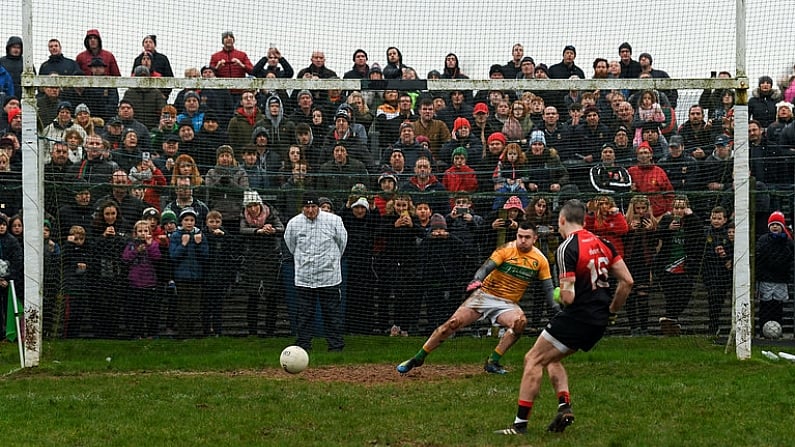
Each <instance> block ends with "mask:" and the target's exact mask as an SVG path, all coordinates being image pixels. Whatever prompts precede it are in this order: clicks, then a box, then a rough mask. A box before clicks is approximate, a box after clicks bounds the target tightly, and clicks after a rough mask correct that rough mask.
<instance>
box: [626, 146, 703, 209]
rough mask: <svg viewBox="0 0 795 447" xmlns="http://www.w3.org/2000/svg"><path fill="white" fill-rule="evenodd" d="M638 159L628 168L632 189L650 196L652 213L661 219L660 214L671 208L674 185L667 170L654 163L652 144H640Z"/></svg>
mask: <svg viewBox="0 0 795 447" xmlns="http://www.w3.org/2000/svg"><path fill="white" fill-rule="evenodd" d="M637 159H638V164H637V165H636V166H632V167H630V168H629V169H627V172H629V175H630V176H632V191H634V192H636V193H643V194H646V195H647V196H649V200H650V201H651V206H652V213H653V214H654V217H655V218H656V219H658V220H659V219H660V216H662V215H663V214H665V213H666V212H669V211H670V210H671V197H670V193H671V192H672V191H673V190H674V187H673V186H672V185H671V182H670V181H669V180H668V176H667V175H666V174H665V171H664V170H663V169H662V168H660V167H659V166H655V165H654V164H653V162H652V158H651V146H649V144H648V143H647V142H645V141H644V142H643V143H641V144H640V146H638V150H637ZM688 206H689V204H688Z"/></svg>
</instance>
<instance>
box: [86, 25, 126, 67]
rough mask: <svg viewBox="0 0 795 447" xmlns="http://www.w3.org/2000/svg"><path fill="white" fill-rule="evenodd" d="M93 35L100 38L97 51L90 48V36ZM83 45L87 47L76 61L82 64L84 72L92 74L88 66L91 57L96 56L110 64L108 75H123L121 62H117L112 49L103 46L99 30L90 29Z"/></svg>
mask: <svg viewBox="0 0 795 447" xmlns="http://www.w3.org/2000/svg"><path fill="white" fill-rule="evenodd" d="M91 36H96V38H97V39H99V49H98V50H97V52H96V53H94V52H92V51H91V50H89V48H88V38H89V37H91ZM83 45H84V46H85V47H86V49H85V51H81V52H80V54H78V55H77V57H76V58H75V62H77V65H79V66H80V69H81V70H83V73H84V74H85V75H86V76H91V68H90V67H89V66H88V64H90V63H91V59H93V58H95V57H98V58H100V59H102V61H103V62H105V65H107V66H108V68H107V69H106V71H105V73H106V76H121V72H120V71H119V64H117V63H116V56H114V55H113V53H111V52H110V51H108V50H105V49H103V48H102V36H100V35H99V30H96V29H90V30H88V31H87V32H86V37H85V38H84V39H83Z"/></svg>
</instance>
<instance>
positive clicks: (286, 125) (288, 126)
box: [255, 95, 295, 159]
mask: <svg viewBox="0 0 795 447" xmlns="http://www.w3.org/2000/svg"><path fill="white" fill-rule="evenodd" d="M272 101H278V102H279V114H278V115H276V116H274V115H271V113H270V107H269V104H270V103H271V102H272ZM262 115H263V118H262V119H261V120H259V121H257V123H256V124H255V126H256V127H264V128H265V129H267V130H268V135H269V136H270V138H268V145H269V146H271V147H272V148H273V149H275V150H276V151H277V152H278V153H279V155H281V157H282V159H286V158H287V148H289V147H290V144H292V143H293V142H294V141H293V140H294V138H295V124H293V122H292V121H290V120H288V119H287V118H286V117H285V116H284V103H282V99H281V98H280V97H279V96H278V95H271V96H270V97H269V98H268V99H267V100H266V101H265V110H264V112H263V113H262Z"/></svg>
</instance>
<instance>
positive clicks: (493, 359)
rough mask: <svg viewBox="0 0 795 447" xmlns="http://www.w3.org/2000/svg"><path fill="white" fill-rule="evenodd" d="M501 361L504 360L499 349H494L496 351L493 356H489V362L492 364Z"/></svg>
mask: <svg viewBox="0 0 795 447" xmlns="http://www.w3.org/2000/svg"><path fill="white" fill-rule="evenodd" d="M501 359H502V354H500V353H499V352H498V351H497V349H494V351H492V353H491V355H490V356H489V362H491V363H500V360H501Z"/></svg>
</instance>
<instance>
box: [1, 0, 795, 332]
mask: <svg viewBox="0 0 795 447" xmlns="http://www.w3.org/2000/svg"><path fill="white" fill-rule="evenodd" d="M125 6H127V5H123V4H121V3H119V2H105V3H100V4H96V5H92V6H91V7H90V8H85V7H80V6H79V5H76V4H74V2H65V1H55V2H48V3H47V4H46V5H45V4H44V3H42V2H34V1H29V2H25V3H23V4H22V5H21V6H20V5H10V6H9V8H7V11H6V14H4V16H3V17H2V18H0V23H1V24H2V25H3V27H2V29H4V30H6V34H8V36H23V35H25V36H28V38H29V39H31V40H30V41H25V42H24V45H20V46H23V50H24V51H23V55H22V57H21V58H20V55H19V53H18V52H16V51H17V50H15V47H16V46H17V45H16V44H17V43H19V42H21V41H22V39H21V38H17V37H9V39H8V45H7V47H6V52H7V56H6V58H4V59H3V60H1V61H0V63H2V66H3V67H5V68H6V71H8V72H9V76H8V79H9V81H10V83H6V84H4V86H3V88H5V89H6V90H5V92H4V95H5V97H4V106H5V107H4V111H3V116H4V118H5V120H4V122H3V123H2V126H0V127H6V126H5V125H6V123H8V126H7V127H8V131H7V132H8V133H7V137H4V138H3V140H2V141H3V142H5V143H6V144H9V145H10V146H11V147H10V148H9V149H8V150H7V157H5V158H6V160H5V161H4V159H3V154H0V171H2V169H3V164H4V163H6V166H8V169H7V170H6V171H4V172H2V173H0V174H2V175H0V180H2V181H3V184H2V190H1V192H2V193H3V197H2V204H0V206H2V207H3V212H4V214H5V215H6V217H7V219H8V221H7V226H6V227H7V229H6V232H7V233H8V234H10V235H12V236H13V239H14V241H13V242H9V244H10V246H15V247H17V249H18V250H19V252H18V255H16V256H17V258H15V259H14V260H12V261H11V265H10V267H11V268H10V271H11V273H9V276H7V278H9V279H11V278H13V279H15V280H16V281H15V282H16V286H17V287H16V293H17V295H18V296H19V298H20V299H21V300H23V302H25V301H29V302H30V301H31V300H33V302H38V300H35V299H34V298H31V297H29V296H25V295H26V294H31V293H33V294H40V296H41V297H42V299H41V302H42V305H41V307H40V313H38V314H37V316H39V317H41V318H40V320H41V321H39V322H35V323H34V324H33V326H32V327H36V328H41V331H42V333H41V336H43V337H44V338H52V339H57V338H72V337H75V338H120V339H131V338H132V339H147V338H161V337H174V338H197V337H206V336H233V337H236V336H265V337H296V336H297V335H298V327H299V326H300V325H302V324H303V326H304V327H305V328H308V330H314V331H315V332H317V333H319V334H322V335H331V336H332V337H333V336H335V335H340V336H345V337H349V336H355V337H369V339H368V340H369V341H368V342H369V343H372V344H373V345H375V344H377V343H378V338H377V337H383V336H390V335H394V336H401V335H411V336H415V335H416V336H425V335H428V334H429V333H430V332H431V331H432V330H433V329H434V328H435V327H436V326H437V325H438V324H440V323H442V322H443V321H444V320H445V318H446V317H447V316H449V315H450V314H451V313H452V312H453V311H454V310H455V309H456V307H457V306H458V305H459V304H460V303H461V300H462V296H463V291H464V288H465V287H466V285H467V283H468V282H469V281H470V280H471V279H472V278H473V275H474V273H475V271H476V270H477V268H478V267H479V266H480V265H481V264H482V263H483V262H484V261H485V260H486V259H487V258H488V257H489V256H490V254H491V253H492V252H493V251H494V250H495V249H496V248H498V247H499V246H501V245H502V244H504V243H506V242H510V241H511V240H512V239H514V238H515V237H516V227H517V225H518V224H519V222H521V221H523V220H530V221H532V222H533V223H534V224H536V225H538V234H539V241H538V244H537V245H538V246H539V248H540V249H541V250H542V251H543V253H544V254H545V255H546V256H547V257H548V258H549V260H550V263H551V265H552V269H551V270H552V278H553V282H555V283H557V277H556V266H555V262H556V253H555V249H556V247H557V246H558V245H559V243H560V241H561V238H560V235H558V234H557V232H556V227H557V215H556V212H557V210H558V209H559V207H560V206H561V205H562V204H563V203H565V201H566V200H569V199H579V200H581V201H582V202H583V203H587V204H588V205H589V207H591V208H590V211H592V218H590V217H589V219H588V228H591V229H593V230H594V231H595V232H597V233H599V234H601V235H603V236H604V237H606V238H607V239H610V240H611V241H613V242H614V245H617V246H618V248H619V250H621V251H622V252H623V255H624V257H625V259H626V260H627V263H628V264H629V266H630V268H631V270H632V273H633V275H634V276H635V281H636V287H635V290H634V291H633V294H632V296H631V297H630V301H629V304H628V307H627V309H626V310H625V311H623V312H622V315H621V317H620V319H619V323H618V325H616V326H614V327H611V328H610V331H609V333H610V334H614V335H641V336H642V335H660V334H666V335H673V334H678V333H681V334H693V335H708V336H715V335H716V334H718V335H723V336H725V335H728V333H729V330H730V329H731V327H732V313H733V312H734V308H733V300H732V297H733V296H734V295H736V293H734V292H736V290H738V289H737V287H739V286H738V285H737V284H736V282H735V281H733V280H734V279H735V277H736V275H737V271H736V270H735V268H736V267H737V266H736V265H735V264H734V260H735V259H736V258H737V256H735V252H734V250H735V249H738V248H737V247H736V243H735V241H736V240H737V239H739V240H741V241H745V243H743V244H740V245H739V250H740V251H741V253H742V256H740V257H741V258H745V259H747V258H748V255H751V256H752V258H751V262H750V272H749V271H748V268H749V264H748V261H745V264H742V265H741V267H742V266H744V267H743V278H748V277H750V276H749V275H750V273H751V272H754V270H753V269H754V267H755V264H754V262H756V261H763V262H770V260H769V259H766V258H765V257H764V256H761V257H757V258H754V257H753V255H754V254H755V253H754V242H755V241H756V240H757V239H758V238H765V237H768V233H769V228H768V218H769V216H770V215H771V213H772V212H773V211H775V210H781V211H782V212H783V219H784V225H785V226H787V225H789V224H790V222H791V219H792V212H793V210H792V202H793V201H792V192H793V191H792V173H793V172H794V171H793V167H792V162H791V159H790V158H789V157H788V156H787V155H786V153H785V152H786V151H781V150H779V148H782V147H784V146H782V144H784V142H783V141H786V140H783V141H782V138H785V137H784V136H783V133H782V131H783V127H784V124H786V121H787V119H786V118H784V117H782V116H780V115H779V109H781V107H778V106H777V105H776V104H777V103H778V102H779V101H783V100H784V99H785V96H784V95H785V94H789V95H790V96H792V90H793V89H792V88H790V83H791V74H792V69H791V65H792V60H790V59H788V56H786V55H785V54H783V53H782V52H781V51H780V50H779V48H778V46H777V45H774V44H772V43H771V39H769V38H768V33H758V32H751V33H749V36H748V38H747V40H746V41H745V42H743V48H744V51H737V45H736V40H735V35H736V29H737V27H738V26H739V25H738V24H740V23H745V24H746V26H747V29H749V30H760V29H764V30H768V29H775V27H776V26H779V25H781V26H785V25H784V24H783V23H782V24H778V23H777V21H783V20H784V19H783V17H781V16H779V15H775V14H772V15H771V14H770V10H771V9H773V8H775V7H776V4H775V3H773V2H769V1H762V0H759V1H751V2H748V3H746V4H745V7H746V10H745V11H747V12H746V13H745V15H744V16H743V17H742V19H743V20H742V21H740V20H737V17H736V10H735V7H734V6H735V3H734V2H728V1H722V2H717V3H714V4H710V5H709V7H708V8H705V6H704V4H703V3H696V2H693V1H685V2H682V1H677V2H671V1H662V2H656V3H654V4H628V3H626V2H617V1H606V2H601V3H600V4H599V5H598V7H597V6H594V5H593V3H591V2H583V1H575V2H560V1H554V2H545V3H544V4H543V5H541V4H537V5H531V6H529V5H527V4H524V3H520V2H511V1H497V2H490V3H488V4H481V3H474V2H470V3H467V2H465V3H463V4H462V3H461V2H447V1H443V2H435V3H433V4H428V3H427V2H414V1H410V2H404V3H401V4H381V3H378V4H376V3H372V2H365V3H362V2H353V1H344V2H335V3H332V2H319V3H318V2H312V3H310V2H306V1H303V0H298V1H294V2H289V3H282V4H279V5H268V6H267V7H266V8H264V9H263V8H262V5H260V4H258V3H254V2H243V3H241V4H238V5H236V7H235V8H230V7H229V5H228V4H227V3H222V2H217V1H209V2H203V3H202V5H201V8H202V9H201V10H190V11H188V10H186V9H185V8H184V5H177V4H171V3H166V4H163V3H162V2H157V3H155V2H149V1H145V2H143V3H140V8H139V11H140V12H139V11H129V10H127V9H126V8H125ZM26 24H27V25H28V26H29V27H30V31H26V28H25V26H26ZM17 39H18V40H17ZM738 54H744V55H745V60H743V61H742V63H740V62H738ZM26 57H27V59H26ZM25 61H29V63H30V64H31V65H29V66H26V69H27V70H28V72H27V73H26V76H27V77H26V76H20V75H19V73H20V70H21V68H23V67H25V64H24V62H25ZM30 68H32V69H35V70H36V73H37V74H38V76H33V73H32V72H31V71H29V70H30ZM738 69H740V70H741V72H739V73H738ZM0 75H2V73H0ZM55 75H57V76H55ZM83 75H85V76H83ZM119 75H120V76H119ZM22 78H25V79H30V80H31V82H32V84H30V85H28V84H25V85H24V86H23V84H22V81H21V79H22ZM768 81H769V82H768ZM768 84H769V85H770V87H771V88H772V91H773V93H772V94H771V93H768V92H767V90H764V89H763V88H762V87H763V86H765V85H768ZM765 88H766V87H765ZM12 93H13V94H12ZM746 94H747V95H746ZM749 99H750V102H751V104H749V105H748V106H747V108H746V104H747V101H748V100H749ZM23 103H24V104H23ZM20 105H24V106H25V107H26V108H25V112H26V113H25V114H24V115H19V114H18V113H17V112H16V111H15V108H16V107H19V106H20ZM735 106H737V107H735ZM28 107H30V111H31V112H33V113H34V114H35V119H34V118H33V115H28ZM784 108H787V107H784ZM790 108H791V106H790ZM781 113H784V115H786V112H781ZM735 114H739V116H742V117H745V116H747V117H748V118H750V119H753V120H754V121H753V122H752V124H751V125H750V127H753V126H754V124H753V123H757V125H758V127H759V129H758V130H761V131H762V132H764V131H765V130H766V131H767V136H766V138H764V139H763V140H761V141H758V140H757V139H754V138H753V137H752V138H751V141H749V138H748V137H747V136H746V135H745V133H746V129H748V127H749V126H748V125H746V123H745V122H742V123H737V124H735V119H734V117H735ZM790 115H791V114H790ZM23 120H24V121H23ZM735 126H736V128H737V129H741V130H742V132H740V133H741V134H742V135H739V134H738V135H735ZM23 128H24V129H23ZM751 134H753V131H752V132H751ZM6 139H7V140H8V141H7V140H6ZM3 142H0V144H3ZM760 144H761V145H766V146H764V147H766V148H769V149H770V150H769V151H767V152H765V151H763V150H761V149H758V148H759V147H760ZM534 147H535V148H534ZM26 149H30V151H31V152H29V153H27V154H28V155H26ZM677 151H678V152H677ZM610 152H612V159H611V154H610ZM644 153H645V154H646V155H644ZM738 153H744V154H745V155H744V156H743V159H745V160H748V158H749V157H750V160H749V161H747V163H749V165H750V172H751V173H752V174H753V176H752V177H750V178H749V177H748V176H747V175H746V174H745V172H746V171H747V170H748V169H740V170H737V169H736V168H735V161H736V158H737V157H733V155H736V154H738ZM682 154H683V155H682ZM768 154H775V155H768ZM456 157H458V158H459V160H458V161H457V160H456ZM462 161H463V164H464V165H465V166H468V167H467V168H466V169H464V168H462V167H461V165H462ZM36 166H38V169H37V168H36ZM743 166H744V165H743ZM23 172H24V173H25V176H24V177H23V176H22V175H21V174H22V173H23ZM37 173H38V174H37ZM765 176H766V177H765ZM762 177H765V178H762ZM760 184H761V185H762V186H761V187H760V186H758V185H760ZM36 185H38V186H36ZM740 185H742V188H741V187H740ZM738 190H742V191H748V190H750V192H751V194H750V197H751V199H750V202H749V201H748V200H747V199H746V200H743V201H741V202H739V203H742V204H743V205H750V206H742V207H741V208H737V207H736V206H735V192H736V191H738ZM36 191H38V192H36ZM308 202H313V204H310V206H308V207H307V206H306V205H307V203H308ZM312 205H319V206H323V207H327V208H329V211H331V212H333V213H334V214H337V215H338V216H340V217H341V221H340V222H341V225H343V226H344V228H345V230H346V231H345V234H347V241H346V243H345V246H344V248H343V245H342V244H341V242H340V241H339V240H334V239H333V238H331V239H325V238H328V237H330V236H329V233H330V232H331V229H330V228H331V227H328V228H326V227H324V228H322V229H321V230H318V231H317V232H307V231H306V229H304V231H303V232H302V231H301V227H300V225H301V224H302V223H303V224H304V225H306V224H307V221H306V220H304V219H306V218H305V217H302V216H303V215H304V213H306V212H307V208H309V209H311V208H312ZM23 209H25V210H26V212H27V210H33V211H34V213H33V215H35V216H36V218H37V219H38V218H39V217H40V218H41V222H43V223H41V222H39V221H38V220H33V217H30V216H29V215H28V216H26V217H24V218H23V217H21V216H22V210H23ZM405 213H408V217H403V215H404V214H405ZM28 214H30V213H28ZM436 214H439V216H436ZM186 219H187V221H186ZM191 220H192V221H193V223H192V224H191ZM309 221H310V222H311V220H309ZM317 222H322V223H323V224H324V225H326V222H336V221H334V220H333V219H320V220H318V221H317ZM735 222H742V225H739V224H738V225H737V229H742V234H740V235H737V234H736V231H735ZM23 224H27V227H26V228H25V230H24V231H23V227H24V226H25V225H23ZM328 225H332V224H331V223H329V224H328ZM42 229H43V234H44V237H43V239H44V240H42V239H41V237H40V236H39V230H42ZM0 230H2V222H1V221H0ZM32 230H36V234H35V235H34V234H31V232H32ZM285 231H287V234H288V235H292V237H293V238H292V239H290V240H287V241H286V240H285V236H284V234H285ZM3 237H5V236H3ZM10 237H11V236H9V238H10ZM25 239H27V243H25ZM747 241H752V243H751V244H748V243H747ZM3 247H4V252H3V255H2V257H5V258H9V257H10V256H12V255H11V254H10V253H8V250H6V249H5V248H6V243H5V242H4V243H3ZM40 247H43V249H42V248H40ZM319 247H323V248H322V249H320V248H319ZM22 248H24V249H25V252H24V255H23V251H22ZM31 250H32V251H31ZM296 250H297V251H296ZM312 250H315V252H312ZM336 250H340V251H342V252H343V253H342V256H341V262H340V268H339V269H338V270H335V271H331V272H325V271H323V270H322V269H321V270H312V269H311V265H308V264H300V263H301V261H302V260H306V258H304V257H305V256H309V257H310V258H311V260H312V262H314V261H316V260H317V259H321V260H322V259H324V258H327V257H330V258H332V259H333V258H334V257H335V251H336ZM307 251H309V252H310V254H309V255H307V254H306V253H305V252H307ZM15 253H16V252H15ZM31 253H36V254H35V255H34V254H31ZM294 253H299V254H298V255H295V256H294ZM23 256H24V258H23ZM296 257H298V258H299V261H298V264H297V263H296ZM23 259H24V261H23ZM31 259H33V260H35V259H38V262H37V263H36V265H37V266H41V271H40V272H38V273H40V275H39V274H38V273H37V272H36V271H37V270H39V269H38V268H36V267H34V266H33V264H31ZM307 262H309V261H307ZM776 262H778V263H779V264H787V265H791V264H792V262H793V259H775V260H774V261H773V263H774V264H775V263H776ZM31 272H33V273H31ZM756 274H757V275H758V273H756ZM12 275H16V276H12ZM296 278H298V279H296ZM765 278H766V279H765V280H766V281H767V282H776V281H772V279H774V278H771V277H767V276H766V277H765ZM778 279H781V278H778ZM39 280H41V282H40V283H39V282H38V281H39ZM296 282H298V286H310V287H314V286H318V285H320V286H330V285H334V286H337V285H339V288H338V290H337V289H336V288H332V289H324V290H325V291H326V292H329V291H331V292H333V293H334V294H336V295H334V296H335V297H336V298H335V300H336V301H334V303H335V305H333V306H332V305H330V304H329V300H331V298H330V295H328V294H326V295H324V296H323V297H321V298H320V300H321V301H322V302H323V303H324V304H322V305H320V304H319V305H317V306H315V305H314V304H313V305H308V304H307V303H305V302H303V300H304V299H305V293H304V292H306V290H304V288H305V287H304V288H302V287H297V286H296ZM746 282H747V281H746ZM783 283H784V284H785V288H786V289H787V292H788V293H789V289H790V288H791V279H790V278H789V276H786V277H785V278H783ZM0 285H1V284H0ZM747 285H748V284H744V285H743V287H745V286H747ZM4 290H5V289H4ZM743 290H746V289H743ZM752 290H755V289H752ZM744 293H745V294H746V295H747V290H746V292H744ZM746 298H747V297H746ZM6 302H7V299H6V297H5V296H4V297H3V303H4V305H3V306H2V309H3V312H4V315H5V312H7V307H6V305H5V303H6ZM751 303H754V305H755V306H756V305H757V304H759V303H755V300H751ZM790 303H792V301H791V300H789V301H786V302H784V303H781V302H777V301H775V300H774V303H773V304H774V306H772V307H771V306H770V305H769V304H770V303H769V302H762V305H761V307H759V308H758V309H756V310H755V311H754V312H755V314H756V316H755V320H754V322H752V323H751V324H756V325H757V326H758V327H761V326H760V325H761V324H762V323H764V322H765V321H767V320H768V319H774V320H777V321H779V322H780V323H781V324H782V325H783V326H784V332H785V333H788V334H791V333H792V325H793V322H792V308H791V304H790ZM520 305H521V306H522V307H523V308H524V309H525V311H526V315H527V317H528V329H527V332H528V333H531V334H537V333H538V332H539V331H540V330H541V329H542V328H543V326H544V325H545V323H546V322H547V321H548V319H549V318H550V317H551V315H552V311H551V309H550V308H549V306H548V304H547V303H546V301H545V299H544V297H543V293H542V292H541V289H540V287H539V285H538V284H537V282H535V281H531V284H530V286H529V287H528V289H527V292H526V293H525V296H524V298H523V299H522V300H521V301H520ZM779 305H780V306H779ZM27 307H28V308H30V307H31V305H30V304H28V305H27ZM312 313H314V314H315V315H314V316H307V315H311V314H312ZM334 315H339V316H338V317H336V318H331V316H334ZM28 317H30V312H29V313H28ZM329 318H331V319H329ZM324 319H325V321H324ZM324 323H325V324H324ZM2 324H3V327H5V324H6V319H5V318H3V320H2ZM30 328H31V326H30V325H29V330H30ZM490 329H491V328H490V327H489V325H488V324H480V323H478V324H476V325H474V326H473V327H472V328H470V329H468V331H469V333H471V334H472V335H475V336H480V335H484V334H485V333H486V332H487V331H489V330H490ZM757 331H758V329H757ZM329 332H331V333H330V334H329ZM37 336H38V335H37ZM330 346H331V345H330Z"/></svg>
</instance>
